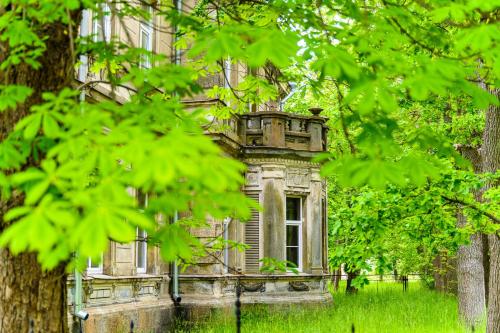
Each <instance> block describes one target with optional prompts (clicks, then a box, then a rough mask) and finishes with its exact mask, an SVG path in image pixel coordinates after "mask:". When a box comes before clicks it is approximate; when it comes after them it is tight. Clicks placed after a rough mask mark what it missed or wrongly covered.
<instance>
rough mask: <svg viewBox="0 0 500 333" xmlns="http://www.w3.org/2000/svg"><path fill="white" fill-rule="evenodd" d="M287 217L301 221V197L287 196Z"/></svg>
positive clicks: (289, 219) (290, 219)
mask: <svg viewBox="0 0 500 333" xmlns="http://www.w3.org/2000/svg"><path fill="white" fill-rule="evenodd" d="M286 219H287V220H288V221H300V198H286Z"/></svg>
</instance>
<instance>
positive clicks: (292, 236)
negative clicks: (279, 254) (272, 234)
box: [286, 225, 299, 246]
mask: <svg viewBox="0 0 500 333" xmlns="http://www.w3.org/2000/svg"><path fill="white" fill-rule="evenodd" d="M286 246H299V226H298V225H287V226H286Z"/></svg>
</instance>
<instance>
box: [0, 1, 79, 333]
mask: <svg viewBox="0 0 500 333" xmlns="http://www.w3.org/2000/svg"><path fill="white" fill-rule="evenodd" d="M5 10H7V9H6V8H3V9H2V8H0V14H2V11H5ZM70 15H71V17H72V19H73V22H79V18H80V11H75V12H72V13H70ZM31 23H32V27H33V29H34V31H35V32H36V33H37V34H38V35H39V36H46V37H48V38H47V39H46V41H45V43H46V47H47V48H46V51H45V52H44V54H43V55H42V56H41V57H40V58H39V61H40V63H41V68H40V69H38V70H34V69H33V68H31V67H29V66H27V65H24V64H20V65H18V66H15V67H13V68H11V69H10V70H6V71H0V82H2V84H20V85H26V86H29V87H31V88H32V89H33V94H32V96H30V97H29V98H28V99H27V101H26V102H25V103H24V104H23V105H19V106H18V107H17V108H16V109H10V110H7V111H4V112H0V141H1V140H5V138H6V137H7V136H8V135H9V133H10V132H11V131H12V129H13V128H14V126H15V124H16V123H17V122H18V121H19V120H20V119H21V118H23V117H24V116H26V114H27V113H28V110H29V109H30V107H31V106H32V105H35V104H39V103H41V101H42V99H41V94H42V92H46V91H50V92H54V93H57V92H58V91H60V90H61V89H63V88H64V87H69V86H71V83H72V80H73V78H74V67H73V66H74V55H73V54H72V51H71V50H73V47H70V42H72V41H73V40H74V37H75V34H76V30H77V29H75V28H74V27H73V36H70V35H69V33H68V31H71V29H68V26H66V25H63V24H62V23H57V22H56V23H43V24H41V23H38V22H31ZM0 46H1V47H0V48H1V49H2V50H8V45H7V43H6V42H0ZM5 55H6V53H5V52H4V53H0V63H1V62H3V61H4V60H5ZM35 164H36V162H35V161H34V160H33V159H29V160H28V162H27V165H25V166H24V167H27V166H29V165H35ZM22 202H23V197H22V195H20V194H19V193H14V195H13V197H12V198H11V199H9V200H5V198H0V232H2V231H3V230H4V229H5V228H6V227H7V224H6V222H5V221H4V218H3V216H4V215H5V213H6V211H7V210H8V209H9V208H11V207H14V206H18V205H20V204H22ZM66 278H67V274H66V270H65V265H64V264H61V265H60V266H59V267H57V268H56V269H54V270H51V271H44V270H42V268H41V267H40V265H39V264H38V262H37V255H36V253H21V254H20V255H17V256H13V255H12V253H10V251H8V250H7V249H0V281H1V282H0V332H5V333H11V332H12V333H13V332H29V331H30V330H29V328H30V321H32V324H33V327H34V332H44V333H65V332H67V331H68V325H67V304H66V301H67V298H66V296H67V295H66Z"/></svg>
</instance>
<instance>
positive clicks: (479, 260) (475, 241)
mask: <svg viewBox="0 0 500 333" xmlns="http://www.w3.org/2000/svg"><path fill="white" fill-rule="evenodd" d="M459 151H460V153H461V154H462V156H464V157H465V158H466V159H467V160H469V161H470V162H471V163H472V166H473V167H474V172H476V173H479V172H481V169H482V165H481V164H482V160H481V155H480V154H479V151H478V150H477V149H476V148H475V147H469V146H464V147H460V148H459ZM475 197H476V200H477V201H481V193H480V192H476V193H475ZM466 225H467V218H466V217H465V215H463V213H462V211H461V209H459V211H458V214H457V226H458V227H459V228H463V227H465V226H466ZM457 282H458V290H457V296H458V312H459V315H460V319H461V320H462V321H463V322H464V323H465V324H466V325H467V327H469V328H472V329H473V328H474V327H477V326H478V324H479V323H480V321H481V320H482V319H483V318H484V314H485V311H486V297H485V281H484V265H483V238H482V235H481V234H480V233H476V234H474V235H472V236H471V238H470V244H469V245H461V246H460V247H459V249H458V253H457Z"/></svg>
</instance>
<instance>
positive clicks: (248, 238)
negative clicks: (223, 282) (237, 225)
mask: <svg viewBox="0 0 500 333" xmlns="http://www.w3.org/2000/svg"><path fill="white" fill-rule="evenodd" d="M246 195H247V196H248V197H249V198H252V199H254V200H256V201H257V202H259V192H247V193H246ZM245 244H247V245H249V246H250V248H248V249H247V250H246V251H245V272H246V273H259V258H260V256H259V211H258V210H256V209H252V215H251V217H250V219H249V220H248V221H247V222H246V223H245Z"/></svg>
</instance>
